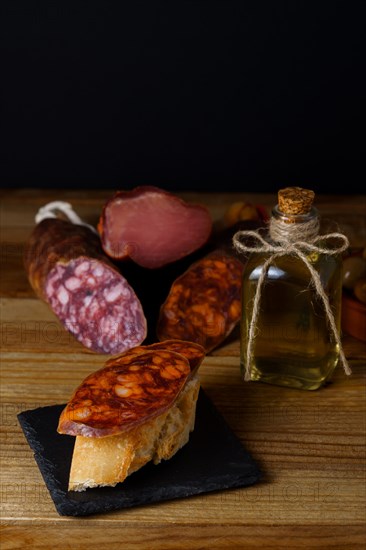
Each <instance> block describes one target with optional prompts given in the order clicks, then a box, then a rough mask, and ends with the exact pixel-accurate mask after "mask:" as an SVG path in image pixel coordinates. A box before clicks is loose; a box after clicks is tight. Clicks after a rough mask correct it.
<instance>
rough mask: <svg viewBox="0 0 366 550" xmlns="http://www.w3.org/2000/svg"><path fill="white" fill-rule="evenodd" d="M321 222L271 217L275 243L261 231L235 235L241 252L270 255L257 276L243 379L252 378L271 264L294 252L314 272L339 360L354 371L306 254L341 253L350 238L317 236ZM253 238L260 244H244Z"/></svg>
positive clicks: (236, 246)
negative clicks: (332, 243)
mask: <svg viewBox="0 0 366 550" xmlns="http://www.w3.org/2000/svg"><path fill="white" fill-rule="evenodd" d="M318 229H319V222H318V219H317V218H315V219H312V220H309V221H307V222H305V223H301V224H295V223H293V224H290V223H288V224H284V223H283V222H281V221H279V220H276V219H275V218H274V217H272V218H271V220H270V226H269V236H270V238H271V241H272V242H268V241H267V240H265V239H264V238H263V237H262V235H261V234H260V233H259V231H238V232H237V233H236V234H235V235H234V237H233V244H234V247H235V248H236V250H237V251H238V252H240V253H244V254H247V253H251V252H254V253H268V254H270V256H269V258H268V259H267V260H266V261H265V262H264V264H263V266H262V271H261V274H260V276H259V278H258V282H257V287H256V291H255V295H254V302H253V310H252V317H251V319H250V323H249V330H248V340H247V349H246V353H245V359H246V360H245V374H244V379H245V380H250V371H251V363H252V356H253V348H254V341H255V335H256V330H257V325H258V315H259V311H260V302H261V296H262V290H263V285H264V283H265V279H266V276H267V273H268V270H269V268H270V266H271V264H273V263H274V261H275V260H276V258H278V257H280V256H284V255H288V254H289V255H291V256H294V257H297V258H299V259H300V260H301V261H302V262H303V263H304V264H305V265H306V267H307V268H308V270H309V272H310V275H311V279H310V280H311V283H312V284H313V286H314V287H315V290H316V293H317V295H318V296H319V297H320V299H321V300H322V302H323V306H324V310H325V314H326V317H327V321H328V323H329V325H330V328H331V331H332V333H333V337H334V340H335V342H336V343H337V346H338V349H339V359H340V362H341V364H342V365H343V369H344V371H345V373H346V374H347V375H349V374H351V369H350V367H349V365H348V362H347V359H346V356H345V354H344V351H343V347H342V343H341V339H340V336H339V333H338V330H337V326H336V322H335V319H334V315H333V312H332V309H331V306H330V304H329V299H328V296H327V294H326V292H325V290H324V288H323V285H322V282H321V279H320V275H319V273H318V272H317V270H316V269H315V268H314V267H313V266H312V265H311V261H310V260H309V259H308V257H307V254H311V253H318V254H319V253H320V254H327V255H331V256H334V255H338V254H341V253H342V252H344V251H345V250H347V248H348V247H349V241H348V239H347V237H346V236H345V235H343V234H342V233H328V234H327V235H318ZM248 237H251V238H252V239H254V240H255V241H257V244H254V245H253V246H249V245H247V244H245V243H244V242H243V241H242V239H244V238H248ZM334 239H338V240H339V241H341V243H340V244H339V246H334V247H332V248H330V247H328V248H326V247H324V246H319V245H318V243H319V242H320V241H322V243H324V245H326V243H327V242H329V241H330V240H334Z"/></svg>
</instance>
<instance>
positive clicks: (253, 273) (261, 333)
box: [241, 253, 342, 390]
mask: <svg viewBox="0 0 366 550" xmlns="http://www.w3.org/2000/svg"><path fill="white" fill-rule="evenodd" d="M307 258H308V260H310V262H311V265H312V266H313V267H314V268H315V269H316V271H317V272H318V273H319V275H320V279H321V282H322V285H323V288H324V290H325V292H326V294H327V296H328V299H329V303H330V306H331V309H332V311H333V314H334V318H335V323H336V326H337V329H338V330H339V329H340V306H341V296H342V264H341V261H340V259H339V257H338V256H328V255H326V254H318V253H316V254H312V255H310V256H309V255H308V256H307ZM267 259H268V254H258V255H257V254H254V255H253V256H252V257H251V258H250V259H249V260H248V262H247V264H246V267H245V270H244V277H243V287H242V308H243V309H242V311H243V317H242V323H241V369H242V372H243V373H244V371H245V368H246V355H245V352H246V349H247V338H248V331H249V324H250V322H251V318H252V312H253V308H252V306H253V301H254V295H255V292H256V289H257V283H258V278H259V276H260V274H261V271H262V268H263V264H264V262H265V261H266V260H267ZM338 357H339V349H338V345H337V343H336V342H335V341H334V338H333V335H332V332H331V330H330V328H329V323H328V320H327V318H326V314H325V310H324V304H323V302H322V300H321V297H320V296H319V295H318V294H317V292H316V290H315V288H314V285H313V283H312V280H311V275H310V272H309V270H308V268H307V266H306V265H305V264H304V262H302V260H300V259H299V258H297V257H293V256H281V257H279V258H276V259H275V261H274V263H273V264H272V265H271V266H270V267H269V269H268V273H267V276H266V280H265V283H264V284H263V286H262V291H261V299H260V310H259V314H258V318H257V324H256V330H255V340H254V349H253V354H252V358H251V365H250V372H251V380H260V381H263V382H269V383H271V384H278V385H282V386H289V387H294V388H301V389H306V390H315V389H317V388H319V387H320V386H322V385H324V384H325V383H326V382H327V381H328V380H329V378H330V377H331V375H332V373H333V371H334V368H335V367H336V365H337V362H338Z"/></svg>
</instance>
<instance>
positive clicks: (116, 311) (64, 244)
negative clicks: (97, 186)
mask: <svg viewBox="0 0 366 550" xmlns="http://www.w3.org/2000/svg"><path fill="white" fill-rule="evenodd" d="M24 263H25V268H26V271H27V274H28V279H29V282H30V284H31V286H32V288H33V289H34V291H35V293H36V294H37V296H38V297H40V298H41V299H42V300H44V301H46V302H47V303H48V304H49V306H50V307H51V309H52V310H53V312H54V313H55V314H56V315H57V317H58V318H59V319H60V321H61V322H62V324H63V325H64V327H65V328H66V329H67V330H68V331H69V332H71V333H72V334H73V335H74V336H75V338H76V339H77V340H78V341H79V342H81V343H82V344H83V345H84V346H86V347H87V348H89V349H91V350H93V351H95V352H98V353H111V354H113V353H121V352H123V351H125V350H127V349H129V348H131V347H134V346H137V345H139V344H141V343H142V342H143V341H144V339H145V337H146V319H145V316H144V312H143V309H142V306H141V303H140V301H139V299H138V298H137V296H136V294H135V292H134V290H133V289H132V288H131V286H130V285H129V284H128V282H127V281H126V279H125V278H124V277H123V276H122V275H121V273H120V272H119V271H118V269H117V268H116V267H115V266H114V265H113V264H112V263H111V262H110V260H109V259H108V258H107V257H106V255H105V254H104V252H103V250H102V248H101V244H100V239H99V237H98V235H97V234H96V233H94V232H93V231H92V230H91V229H89V227H86V226H82V225H77V224H74V223H71V222H69V221H65V220H62V219H58V218H48V219H44V220H43V221H41V222H40V223H38V224H37V225H36V226H35V228H34V230H33V232H32V234H31V236H30V238H29V241H28V243H27V247H26V250H25V255H24Z"/></svg>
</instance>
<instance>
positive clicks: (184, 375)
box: [58, 350, 190, 437]
mask: <svg viewBox="0 0 366 550" xmlns="http://www.w3.org/2000/svg"><path fill="white" fill-rule="evenodd" d="M189 375H190V365H189V362H188V359H186V358H185V357H183V355H181V354H179V353H176V352H174V351H168V350H155V351H146V352H145V353H141V354H137V355H135V356H132V357H129V360H128V361H127V360H126V361H124V362H123V363H121V362H116V364H109V366H108V367H104V368H102V369H100V370H98V371H97V372H95V373H93V374H91V375H89V376H88V377H87V378H86V379H85V380H84V381H83V382H82V384H81V385H80V386H79V387H78V388H77V389H76V391H75V393H74V395H73V396H72V398H71V400H70V401H69V403H68V404H67V406H66V407H65V409H64V410H63V412H62V414H61V416H60V421H59V426H58V431H59V433H64V434H68V435H82V436H84V437H105V436H109V435H113V434H117V433H121V432H124V431H128V430H130V429H132V428H135V427H136V426H139V425H140V424H142V423H144V422H146V421H147V420H149V419H151V418H155V417H156V416H158V415H160V414H162V413H163V412H164V411H166V410H167V409H169V408H170V407H171V406H172V404H173V403H174V401H175V400H176V398H177V397H178V395H179V394H180V392H181V391H182V389H183V387H184V385H185V383H186V381H187V379H188V377H189Z"/></svg>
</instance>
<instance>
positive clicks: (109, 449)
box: [69, 376, 200, 491]
mask: <svg viewBox="0 0 366 550" xmlns="http://www.w3.org/2000/svg"><path fill="white" fill-rule="evenodd" d="M199 388H200V383H199V379H198V378H197V376H195V377H194V378H193V379H191V380H190V381H189V382H188V383H187V384H186V386H185V388H184V389H183V390H182V392H181V394H180V395H179V396H178V398H177V400H176V401H175V403H174V405H173V406H172V407H171V408H170V409H169V410H168V411H165V412H164V413H163V414H161V415H159V416H157V417H156V418H153V419H152V420H149V421H147V422H146V423H145V424H142V425H140V426H138V427H137V428H134V429H132V430H130V431H127V432H124V433H120V434H117V435H112V436H107V437H83V436H77V437H76V441H75V447H74V452H73V457H72V463H71V470H70V478H69V491H84V490H85V489H87V488H92V487H104V486H107V485H109V486H115V485H116V484H117V483H121V482H122V481H124V480H125V479H126V477H127V476H129V475H130V474H132V473H133V472H136V470H139V469H140V468H141V467H142V466H144V465H145V464H146V463H147V462H150V461H153V463H154V464H159V462H161V460H168V459H170V458H171V457H172V456H173V455H174V454H175V453H176V452H177V451H178V450H179V449H180V448H181V447H183V446H184V445H185V444H186V443H187V442H188V440H189V434H190V432H191V431H193V429H194V424H195V414H196V403H197V398H198V393H199Z"/></svg>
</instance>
